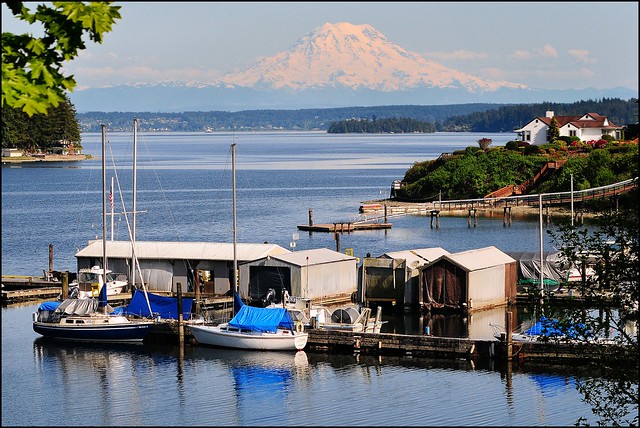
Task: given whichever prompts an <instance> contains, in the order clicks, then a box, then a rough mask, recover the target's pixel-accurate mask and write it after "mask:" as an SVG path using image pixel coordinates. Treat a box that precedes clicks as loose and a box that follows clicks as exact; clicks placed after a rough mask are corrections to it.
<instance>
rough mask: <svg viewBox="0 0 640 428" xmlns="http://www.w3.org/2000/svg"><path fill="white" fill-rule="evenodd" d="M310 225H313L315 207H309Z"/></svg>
mask: <svg viewBox="0 0 640 428" xmlns="http://www.w3.org/2000/svg"><path fill="white" fill-rule="evenodd" d="M309 226H313V209H311V208H309Z"/></svg>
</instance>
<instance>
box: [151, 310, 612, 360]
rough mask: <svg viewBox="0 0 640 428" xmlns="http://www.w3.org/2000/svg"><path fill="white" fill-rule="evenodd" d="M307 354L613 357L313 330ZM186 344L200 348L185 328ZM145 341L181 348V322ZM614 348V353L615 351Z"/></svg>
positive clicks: (565, 347)
mask: <svg viewBox="0 0 640 428" xmlns="http://www.w3.org/2000/svg"><path fill="white" fill-rule="evenodd" d="M306 331H307V333H309V340H308V341H307V346H306V347H305V348H304V351H305V352H312V353H333V354H346V355H375V356H408V357H412V358H447V359H463V360H468V361H479V360H485V359H495V360H502V361H505V360H507V361H508V360H511V361H518V362H524V361H530V362H545V363H563V364H572V363H576V362H580V361H582V362H584V361H597V360H598V359H600V358H602V356H603V352H607V348H606V345H598V344H595V343H564V342H560V343H556V342H552V341H549V342H526V343H523V342H511V343H510V344H509V343H507V342H505V341H500V340H498V339H493V340H487V339H467V338H453V337H435V336H429V335H408V334H395V333H364V332H350V331H335V330H323V329H313V328H312V329H308V330H306ZM183 337H184V345H185V346H202V345H198V343H197V341H196V340H195V338H194V337H193V335H192V334H191V333H190V332H189V328H188V323H187V322H185V324H184V336H183ZM145 342H148V343H151V344H164V345H167V344H173V345H179V324H178V321H175V320H170V321H166V322H161V323H159V324H156V325H155V326H154V327H153V329H152V331H151V333H150V334H149V337H148V338H147V339H145ZM610 349H613V348H610Z"/></svg>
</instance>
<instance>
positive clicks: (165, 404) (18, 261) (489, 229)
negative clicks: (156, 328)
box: [2, 132, 590, 426]
mask: <svg viewBox="0 0 640 428" xmlns="http://www.w3.org/2000/svg"><path fill="white" fill-rule="evenodd" d="M482 137H489V138H492V139H493V141H494V143H493V144H494V145H504V144H505V143H506V142H507V141H508V140H510V139H511V138H512V137H513V135H511V134H431V135H403V136H398V135H375V136H350V135H336V136H329V135H325V134H322V133H293V132H286V133H248V134H244V133H236V134H220V133H217V134H180V133H167V134H147V133H141V134H140V135H139V140H138V196H137V207H138V210H141V211H145V212H144V213H142V214H139V215H138V221H137V234H136V235H137V236H136V239H138V240H166V241H173V240H184V241H218V242H230V241H231V240H232V238H233V237H232V203H231V201H232V193H231V149H230V144H232V143H234V142H235V143H236V144H237V146H236V168H237V171H236V181H237V198H238V204H237V208H238V213H237V217H238V240H239V241H240V242H264V241H268V242H272V243H276V244H279V245H281V246H283V247H285V248H289V245H290V242H292V240H293V235H294V234H297V235H298V239H297V240H296V250H299V249H307V248H319V247H326V248H331V249H335V247H336V243H335V241H334V240H333V235H331V234H323V233H313V234H309V233H303V232H298V230H297V225H298V224H306V223H307V222H308V216H309V209H312V210H313V217H314V221H315V222H316V223H331V222H335V221H349V220H353V219H354V218H355V217H356V216H357V215H358V206H359V205H360V204H361V202H363V201H366V200H371V199H379V198H385V197H387V196H388V194H389V189H390V185H391V182H392V181H393V180H395V179H402V178H403V175H404V172H405V171H406V170H407V168H409V167H410V166H411V165H412V164H413V163H414V162H417V161H422V160H426V159H433V158H436V157H438V156H439V155H440V154H441V153H442V152H451V151H453V150H457V149H462V148H465V147H467V146H470V145H476V141H477V140H478V139H479V138H482ZM108 139H109V142H110V147H111V148H110V151H111V152H112V153H113V157H114V159H115V160H114V163H115V168H113V167H111V168H110V171H109V173H108V179H109V180H110V178H111V177H112V176H116V174H115V173H114V171H115V170H117V179H118V181H119V182H120V186H121V187H122V189H124V195H123V198H124V200H125V203H126V206H127V207H128V208H130V207H131V191H130V189H131V178H132V177H131V176H132V173H131V158H132V150H133V141H132V136H131V135H130V134H126V133H122V134H110V133H108ZM100 140H101V137H100V134H85V135H83V145H84V147H85V153H90V154H93V155H94V156H96V159H95V160H91V161H83V162H76V163H52V164H32V165H21V166H5V165H3V168H2V272H3V274H5V275H7V274H14V275H39V274H41V272H42V270H43V269H47V268H48V246H49V244H53V246H54V269H56V270H72V271H73V270H75V257H74V254H75V252H76V250H77V248H79V247H83V246H84V245H86V243H87V241H88V240H89V239H94V238H96V236H100V235H101V233H102V226H101V191H100V185H101V178H102V176H101V161H100V159H99V156H100V154H101V147H100ZM108 159H109V161H108V164H109V165H111V162H112V161H111V155H109V156H108ZM116 187H117V186H116ZM119 204H120V201H119V193H118V192H116V206H119ZM429 221H430V219H429V218H428V217H419V216H407V217H399V218H393V219H392V223H393V228H392V229H391V230H387V231H371V232H358V233H352V234H350V235H346V234H345V235H342V236H341V240H340V246H341V250H342V251H344V250H345V249H346V248H353V250H354V254H355V255H356V256H358V257H363V256H364V255H365V254H366V253H367V252H370V253H371V254H372V255H379V254H382V253H384V252H387V251H398V250H406V249H412V248H424V247H433V246H440V247H443V248H445V249H447V250H448V251H450V252H457V251H462V250H467V249H473V248H480V247H484V246H488V245H495V246H496V247H498V248H500V249H502V250H503V251H507V252H508V251H535V250H538V246H539V235H538V233H539V232H538V223H537V219H533V220H531V221H522V220H516V221H514V222H513V223H512V225H511V226H510V227H506V228H505V227H503V224H502V218H501V216H498V217H495V218H493V219H492V218H488V217H481V218H480V219H479V223H478V226H477V227H476V228H468V226H467V219H466V217H442V218H441V222H440V225H441V226H440V228H439V229H435V228H434V229H431V228H430V227H429ZM545 227H547V226H545ZM548 227H553V225H550V226H548ZM114 234H115V235H116V239H126V223H125V222H124V220H123V219H116V221H115V228H114ZM544 239H545V248H546V249H551V242H550V241H549V239H548V237H547V236H546V234H545V238H544ZM36 308H37V305H36V304H26V305H18V306H12V307H8V308H3V309H2V425H50V424H52V423H56V424H60V423H62V424H63V425H109V426H123V425H163V426H164V425H188V424H189V425H280V426H281V425H340V426H349V425H360V426H370V425H448V426H459V425H521V426H525V425H526V426H529V425H571V424H573V423H574V422H575V421H576V420H577V419H578V418H579V417H581V416H582V417H589V416H590V410H589V407H588V406H587V405H585V404H584V403H582V401H581V396H580V394H579V393H578V392H577V391H576V390H575V383H576V382H577V381H578V379H579V378H580V376H581V374H579V373H578V372H576V371H575V369H574V368H567V367H563V368H557V367H556V368H552V367H547V368H545V369H544V370H538V371H533V370H532V369H531V370H529V371H526V372H524V371H518V372H513V373H506V372H505V369H504V368H500V367H493V365H492V363H491V362H484V363H480V364H477V365H475V366H474V365H472V364H470V363H468V362H466V361H435V360H423V359H420V360H418V359H408V358H389V357H384V358H381V359H378V358H374V357H367V358H365V357H361V358H359V359H358V358H356V357H355V356H351V355H347V356H335V355H322V354H312V353H307V354H305V353H301V354H297V355H296V354H280V353H245V352H233V351H221V350H214V349H206V348H200V347H196V348H188V349H187V350H186V351H185V352H184V353H183V354H182V355H181V354H180V352H179V351H178V349H167V348H160V349H158V348H152V347H149V346H148V345H130V346H88V345H72V344H64V345H60V344H56V343H48V342H43V341H42V340H39V339H38V338H39V336H38V335H37V334H35V333H34V332H33V330H32V328H31V312H33V311H34V310H35V309H36ZM385 315H386V317H385V318H386V319H388V320H389V322H388V323H387V324H386V325H385V329H387V331H397V332H407V333H420V332H422V331H423V329H424V326H425V323H426V322H427V321H426V320H425V319H423V318H422V317H420V316H415V315H407V316H406V317H405V319H395V318H394V319H391V318H388V317H389V314H385ZM518 316H519V317H520V316H521V314H518ZM503 319H504V314H503V312H501V310H498V311H487V312H484V313H481V314H478V315H473V316H472V317H471V318H470V319H463V318H461V317H458V318H456V317H447V318H437V319H432V320H430V322H431V323H432V324H431V325H432V326H434V328H433V331H432V332H433V333H434V334H441V335H445V334H448V332H456V333H453V334H454V335H456V334H457V335H460V331H462V332H463V333H462V334H461V336H463V337H467V336H468V337H485V336H486V335H488V334H490V331H488V328H487V326H488V323H489V322H493V323H496V322H497V323H502V320H503Z"/></svg>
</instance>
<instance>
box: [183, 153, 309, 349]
mask: <svg viewBox="0 0 640 428" xmlns="http://www.w3.org/2000/svg"><path fill="white" fill-rule="evenodd" d="M235 146H236V145H235V143H234V144H232V145H231V155H232V156H231V157H232V162H231V163H232V169H233V173H232V176H233V248H234V251H233V287H234V317H233V318H232V319H231V320H229V322H227V323H222V324H219V325H215V326H214V325H190V326H189V329H190V330H191V333H192V334H193V336H194V337H195V339H196V340H197V341H198V343H200V344H202V345H209V346H217V347H223V348H235V349H247V350H261V351H287V350H298V351H301V350H302V349H304V347H305V346H306V345H307V340H308V338H309V333H307V332H304V331H297V330H296V328H295V325H294V323H293V320H292V319H291V316H290V315H289V312H288V311H287V309H286V308H259V307H253V306H249V305H245V304H244V303H243V302H242V299H241V298H240V295H239V294H238V279H237V272H238V259H237V254H236V243H237V236H236V230H237V229H236V181H235Z"/></svg>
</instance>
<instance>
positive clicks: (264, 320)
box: [229, 305, 294, 333]
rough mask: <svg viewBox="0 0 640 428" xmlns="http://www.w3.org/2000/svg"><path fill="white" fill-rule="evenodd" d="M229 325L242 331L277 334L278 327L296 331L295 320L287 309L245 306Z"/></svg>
mask: <svg viewBox="0 0 640 428" xmlns="http://www.w3.org/2000/svg"><path fill="white" fill-rule="evenodd" d="M229 325H230V326H232V327H237V328H241V329H246V330H251V331H260V332H267V333H275V332H276V331H277V330H278V326H280V327H282V328H288V329H289V330H292V331H293V330H294V325H293V320H292V319H291V316H290V315H289V312H287V310H286V309H285V308H258V307H254V306H249V305H243V306H242V307H241V308H240V310H239V311H238V313H237V314H236V315H235V316H234V317H233V318H231V321H229Z"/></svg>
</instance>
